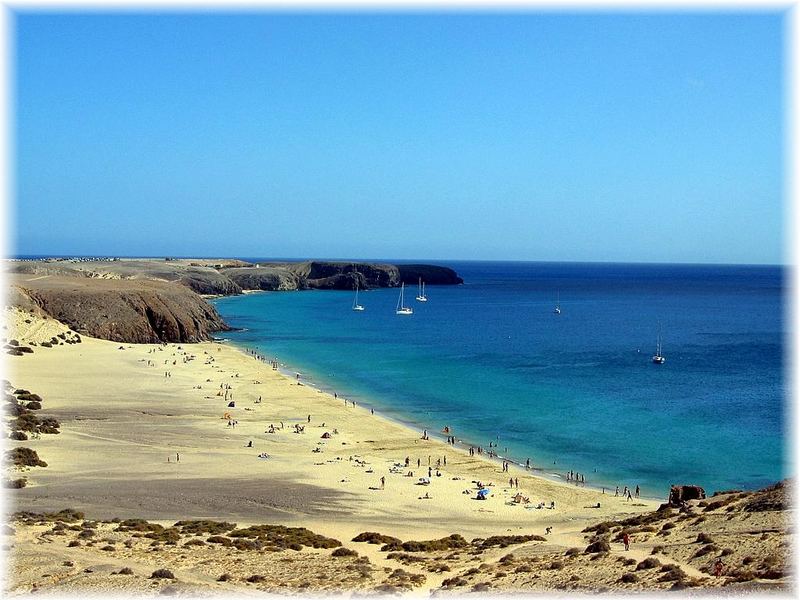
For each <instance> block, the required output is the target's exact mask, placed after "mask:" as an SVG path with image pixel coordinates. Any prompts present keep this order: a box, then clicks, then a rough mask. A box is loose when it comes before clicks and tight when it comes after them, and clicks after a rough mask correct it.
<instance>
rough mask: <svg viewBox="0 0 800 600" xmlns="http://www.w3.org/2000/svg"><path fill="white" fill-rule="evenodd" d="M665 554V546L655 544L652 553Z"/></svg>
mask: <svg viewBox="0 0 800 600" xmlns="http://www.w3.org/2000/svg"><path fill="white" fill-rule="evenodd" d="M659 553H661V554H663V553H664V546H653V549H652V550H651V551H650V554H659Z"/></svg>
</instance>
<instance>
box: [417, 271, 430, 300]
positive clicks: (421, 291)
mask: <svg viewBox="0 0 800 600" xmlns="http://www.w3.org/2000/svg"><path fill="white" fill-rule="evenodd" d="M417 301H418V302H427V301H428V297H427V296H426V295H425V282H424V281H422V277H420V278H419V292H418V293H417Z"/></svg>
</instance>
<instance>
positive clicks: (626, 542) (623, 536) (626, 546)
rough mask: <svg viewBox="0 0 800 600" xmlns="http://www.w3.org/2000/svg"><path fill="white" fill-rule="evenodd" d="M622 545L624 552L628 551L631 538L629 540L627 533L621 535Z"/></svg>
mask: <svg viewBox="0 0 800 600" xmlns="http://www.w3.org/2000/svg"><path fill="white" fill-rule="evenodd" d="M622 543H623V544H625V550H626V551H627V550H630V546H631V538H630V536H629V535H628V533H627V532H626V533H624V534H623V535H622Z"/></svg>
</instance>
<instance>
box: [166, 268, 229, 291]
mask: <svg viewBox="0 0 800 600" xmlns="http://www.w3.org/2000/svg"><path fill="white" fill-rule="evenodd" d="M175 281H176V282H177V283H180V284H181V285H185V286H186V287H188V288H189V289H191V290H194V291H195V292H197V293H198V294H204V295H206V296H235V295H236V294H241V293H242V288H241V287H240V286H239V284H238V283H236V281H233V280H232V279H231V278H230V277H227V276H225V275H223V274H222V273H220V272H219V271H217V270H216V269H213V268H211V267H189V268H187V269H186V271H185V272H184V273H183V274H182V275H181V276H180V277H179V278H178V279H176V280H175Z"/></svg>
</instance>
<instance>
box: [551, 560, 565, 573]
mask: <svg viewBox="0 0 800 600" xmlns="http://www.w3.org/2000/svg"><path fill="white" fill-rule="evenodd" d="M563 568H564V562H563V561H560V560H554V561H553V562H551V563H550V569H552V570H553V571H560V570H561V569H563Z"/></svg>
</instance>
